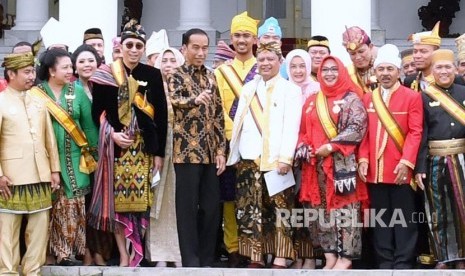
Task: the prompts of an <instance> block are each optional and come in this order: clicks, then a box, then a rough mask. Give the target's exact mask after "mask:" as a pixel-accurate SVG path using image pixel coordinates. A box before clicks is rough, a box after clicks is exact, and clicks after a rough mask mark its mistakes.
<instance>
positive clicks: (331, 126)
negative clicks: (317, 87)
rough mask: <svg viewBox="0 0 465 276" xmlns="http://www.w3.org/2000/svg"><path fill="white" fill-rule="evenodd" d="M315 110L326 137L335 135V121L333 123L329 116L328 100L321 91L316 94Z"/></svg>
mask: <svg viewBox="0 0 465 276" xmlns="http://www.w3.org/2000/svg"><path fill="white" fill-rule="evenodd" d="M316 111H317V114H318V118H319V119H320V123H321V125H322V126H323V129H324V131H325V133H326V137H328V139H329V140H331V139H333V138H334V137H336V136H337V134H338V133H337V127H336V123H334V121H333V118H331V115H330V114H329V109H328V102H327V100H326V97H325V95H323V92H321V91H320V92H318V94H317V95H316Z"/></svg>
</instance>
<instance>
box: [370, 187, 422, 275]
mask: <svg viewBox="0 0 465 276" xmlns="http://www.w3.org/2000/svg"><path fill="white" fill-rule="evenodd" d="M368 188H369V192H370V203H371V208H372V209H374V210H375V212H376V214H380V212H384V213H383V215H382V216H380V218H381V220H382V222H383V223H384V225H383V224H381V225H380V223H376V224H375V226H374V228H373V247H374V249H375V254H376V259H377V262H378V265H379V268H380V269H411V268H413V266H414V263H415V257H416V256H415V249H416V243H417V238H418V230H417V220H418V218H416V216H415V192H414V191H413V189H412V188H411V187H410V185H395V184H381V183H380V184H369V185H368ZM396 212H397V213H396ZM371 215H372V214H371ZM370 221H373V220H370ZM371 227H373V225H371Z"/></svg>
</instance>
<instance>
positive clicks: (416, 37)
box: [408, 21, 441, 47]
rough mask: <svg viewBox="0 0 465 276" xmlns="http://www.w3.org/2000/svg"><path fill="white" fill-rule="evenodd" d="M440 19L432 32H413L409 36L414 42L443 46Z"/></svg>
mask: <svg viewBox="0 0 465 276" xmlns="http://www.w3.org/2000/svg"><path fill="white" fill-rule="evenodd" d="M439 24H440V21H438V22H437V23H436V25H434V28H433V29H432V30H431V31H430V32H421V33H415V34H411V35H410V36H409V38H408V40H409V41H412V43H413V44H420V45H433V46H438V47H439V46H441V37H440V36H439Z"/></svg>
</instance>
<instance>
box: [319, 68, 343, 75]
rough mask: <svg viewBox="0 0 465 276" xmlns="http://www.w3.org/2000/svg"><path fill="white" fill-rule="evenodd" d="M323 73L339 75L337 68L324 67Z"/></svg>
mask: <svg viewBox="0 0 465 276" xmlns="http://www.w3.org/2000/svg"><path fill="white" fill-rule="evenodd" d="M321 73H323V74H328V73H333V74H339V71H338V68H337V67H331V68H328V67H323V68H321Z"/></svg>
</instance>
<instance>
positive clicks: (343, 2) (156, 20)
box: [0, 0, 465, 60]
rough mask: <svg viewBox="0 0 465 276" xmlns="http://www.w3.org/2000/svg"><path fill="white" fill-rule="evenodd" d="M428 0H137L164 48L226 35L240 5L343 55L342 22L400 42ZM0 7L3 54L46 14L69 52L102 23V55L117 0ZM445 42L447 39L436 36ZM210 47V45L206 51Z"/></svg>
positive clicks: (6, 2)
mask: <svg viewBox="0 0 465 276" xmlns="http://www.w3.org/2000/svg"><path fill="white" fill-rule="evenodd" d="M429 1H430V0H415V1H406V0H349V1H348V0H216V1H215V0H144V1H143V4H144V7H143V13H142V19H141V21H142V25H143V26H144V27H145V30H146V32H147V34H149V35H150V34H151V32H152V31H158V30H159V29H162V28H164V29H166V30H167V31H168V33H169V40H170V44H171V45H172V46H175V47H177V46H180V44H181V34H182V32H184V31H185V30H187V29H190V28H193V27H198V28H202V29H205V30H207V31H208V33H209V35H210V39H211V41H212V42H211V43H210V44H211V46H214V43H213V41H215V42H216V40H218V39H220V38H225V39H229V29H230V22H231V19H232V17H233V16H234V15H236V14H238V13H241V12H242V11H245V10H247V11H248V12H249V15H251V16H252V17H254V18H257V19H260V20H263V19H265V18H267V17H270V16H274V17H276V18H278V20H279V22H280V25H281V26H282V29H283V36H284V37H285V38H289V39H291V40H292V39H295V41H299V40H300V39H308V38H309V37H310V36H311V35H317V34H319V35H325V36H327V37H328V38H329V40H330V46H331V49H332V51H333V53H334V54H335V55H337V56H340V57H341V58H343V59H344V58H346V59H345V60H347V59H348V56H347V54H345V50H344V49H343V48H342V46H341V36H342V35H341V34H342V32H343V31H344V29H345V26H352V25H359V26H361V27H362V28H363V29H365V30H366V31H368V32H369V31H370V30H371V35H372V40H373V42H374V43H375V45H381V44H384V43H387V42H390V43H394V44H397V45H398V46H399V47H400V48H405V47H408V46H409V45H410V44H409V43H408V42H407V37H408V36H409V35H410V34H411V33H414V32H418V31H422V30H423V27H422V25H421V21H420V19H419V17H418V9H419V8H420V7H421V6H424V5H427V4H428V2H429ZM0 3H1V4H2V5H3V7H4V23H5V24H6V25H7V28H8V24H10V25H11V23H12V22H11V21H12V20H13V19H14V23H15V26H13V27H12V28H11V30H5V31H4V34H3V38H2V39H1V40H0V46H1V48H0V53H6V52H9V51H10V49H11V46H13V45H14V44H15V43H16V42H19V41H21V40H26V41H29V42H33V41H34V40H35V39H36V38H37V37H38V31H39V30H40V29H41V27H42V26H43V25H44V24H45V22H46V21H47V20H48V18H49V17H51V16H53V17H55V18H56V19H58V20H60V21H61V22H63V23H65V24H66V26H67V29H68V32H67V33H65V34H57V35H59V36H63V37H66V39H67V41H69V43H70V50H73V49H74V48H75V47H77V46H78V45H79V44H80V43H81V42H82V33H83V32H84V30H85V29H87V28H90V27H99V28H101V29H102V31H103V34H104V37H105V40H106V41H107V43H106V53H107V54H106V56H107V57H109V56H111V55H110V54H109V53H110V52H111V43H110V41H111V38H113V37H114V36H116V35H117V33H118V32H119V29H120V22H121V15H122V12H123V6H124V5H123V0H0ZM460 7H461V10H460V11H458V12H457V13H456V14H455V18H454V20H453V22H452V25H451V26H450V33H460V34H461V33H464V32H465V1H461V2H460ZM443 44H444V46H446V47H449V48H453V45H454V44H453V39H445V40H443ZM211 52H213V50H212V51H211Z"/></svg>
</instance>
